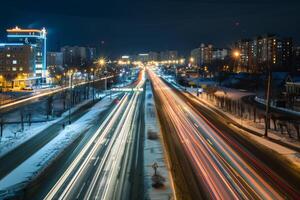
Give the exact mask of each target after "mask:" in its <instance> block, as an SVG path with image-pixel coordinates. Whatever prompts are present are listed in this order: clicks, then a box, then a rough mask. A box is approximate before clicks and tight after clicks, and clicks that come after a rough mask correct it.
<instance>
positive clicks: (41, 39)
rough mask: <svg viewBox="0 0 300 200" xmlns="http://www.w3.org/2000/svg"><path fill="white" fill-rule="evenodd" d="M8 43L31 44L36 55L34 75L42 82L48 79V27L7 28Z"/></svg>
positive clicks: (34, 55)
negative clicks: (39, 28)
mask: <svg viewBox="0 0 300 200" xmlns="http://www.w3.org/2000/svg"><path fill="white" fill-rule="evenodd" d="M7 40H8V43H22V44H23V45H25V46H26V45H30V46H31V48H32V53H33V57H34V63H33V77H32V78H36V79H39V80H40V81H42V82H45V80H46V72H47V61H46V60H47V32H46V29H45V28H43V29H42V30H38V29H20V28H18V27H16V28H13V29H7Z"/></svg>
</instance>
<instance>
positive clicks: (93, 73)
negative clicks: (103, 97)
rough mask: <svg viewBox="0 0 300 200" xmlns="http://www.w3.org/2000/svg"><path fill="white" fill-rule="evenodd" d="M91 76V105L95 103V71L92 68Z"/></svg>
mask: <svg viewBox="0 0 300 200" xmlns="http://www.w3.org/2000/svg"><path fill="white" fill-rule="evenodd" d="M91 72H92V75H93V82H92V84H93V103H94V102H95V70H94V68H92V69H91Z"/></svg>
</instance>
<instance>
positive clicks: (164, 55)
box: [160, 50, 178, 61]
mask: <svg viewBox="0 0 300 200" xmlns="http://www.w3.org/2000/svg"><path fill="white" fill-rule="evenodd" d="M177 59H178V52H177V51H174V50H173V51H169V50H167V51H162V52H160V61H168V60H177Z"/></svg>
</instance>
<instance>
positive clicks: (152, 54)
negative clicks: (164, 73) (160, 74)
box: [148, 51, 158, 61]
mask: <svg viewBox="0 0 300 200" xmlns="http://www.w3.org/2000/svg"><path fill="white" fill-rule="evenodd" d="M148 54H149V61H158V53H156V52H153V51H150V52H149V53H148Z"/></svg>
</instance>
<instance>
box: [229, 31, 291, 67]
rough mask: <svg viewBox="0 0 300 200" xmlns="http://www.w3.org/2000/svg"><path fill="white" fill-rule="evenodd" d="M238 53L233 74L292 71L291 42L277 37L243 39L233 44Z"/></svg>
mask: <svg viewBox="0 0 300 200" xmlns="http://www.w3.org/2000/svg"><path fill="white" fill-rule="evenodd" d="M235 49H236V50H238V51H239V58H234V59H235V60H236V62H237V63H236V67H235V68H234V71H235V72H250V73H251V72H252V73H253V72H255V73H257V72H264V71H266V70H267V68H268V67H270V69H271V70H272V71H292V61H293V40H292V38H281V37H278V36H277V35H271V34H269V35H264V36H259V37H256V38H254V39H243V40H239V41H238V42H236V43H235Z"/></svg>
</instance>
